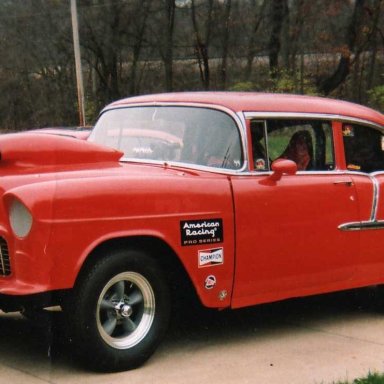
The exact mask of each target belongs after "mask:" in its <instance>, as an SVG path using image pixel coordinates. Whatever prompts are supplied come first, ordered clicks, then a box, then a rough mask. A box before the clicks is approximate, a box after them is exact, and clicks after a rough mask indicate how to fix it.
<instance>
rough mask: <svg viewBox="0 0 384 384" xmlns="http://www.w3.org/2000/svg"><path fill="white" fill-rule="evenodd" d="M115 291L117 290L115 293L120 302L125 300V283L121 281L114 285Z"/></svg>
mask: <svg viewBox="0 0 384 384" xmlns="http://www.w3.org/2000/svg"><path fill="white" fill-rule="evenodd" d="M114 289H115V293H116V296H117V298H118V299H119V300H121V299H123V297H124V292H125V284H124V281H123V280H121V281H119V282H117V283H116V284H115V285H114Z"/></svg>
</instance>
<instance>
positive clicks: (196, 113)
mask: <svg viewBox="0 0 384 384" xmlns="http://www.w3.org/2000/svg"><path fill="white" fill-rule="evenodd" d="M89 140H90V141H92V142H95V143H99V144H102V145H107V146H109V147H112V148H116V149H118V150H120V151H122V152H124V158H125V159H134V160H143V161H145V160H155V161H162V162H179V163H187V164H195V165H203V166H209V167H216V168H227V169H240V168H241V167H242V165H243V156H242V150H241V139H240V134H239V131H238V128H237V126H236V123H235V121H234V120H233V119H232V118H231V117H230V116H229V115H228V114H226V113H224V112H221V111H217V110H213V109H207V108H196V107H168V106H165V107H152V106H150V107H127V108H119V109H112V110H109V111H106V112H104V113H103V114H102V115H101V117H100V119H99V121H98V122H97V124H96V125H95V128H94V129H93V131H92V134H91V136H90V137H89Z"/></svg>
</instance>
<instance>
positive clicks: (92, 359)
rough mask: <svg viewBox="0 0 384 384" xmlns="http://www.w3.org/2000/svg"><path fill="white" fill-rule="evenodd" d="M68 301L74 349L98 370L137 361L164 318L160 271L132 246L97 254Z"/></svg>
mask: <svg viewBox="0 0 384 384" xmlns="http://www.w3.org/2000/svg"><path fill="white" fill-rule="evenodd" d="M70 304H71V305H70V308H71V312H70V313H69V317H70V325H71V328H72V330H73V333H74V337H75V343H76V346H77V347H78V352H80V356H81V358H82V359H83V360H84V362H85V363H86V364H87V365H88V367H90V368H92V369H95V370H97V371H104V372H114V371H122V370H128V369H133V368H136V367H138V366H140V365H141V364H143V363H144V362H145V361H146V360H147V359H148V358H149V357H150V356H151V355H152V354H153V352H154V351H155V349H156V347H157V345H158V344H159V342H160V341H161V339H162V337H163V336H164V334H165V332H166V330H167V326H168V322H169V317H170V295H169V289H168V285H167V283H166V279H165V277H164V275H163V272H162V271H161V269H160V267H159V266H158V264H157V263H156V261H155V260H154V259H153V258H151V257H149V256H148V255H146V254H145V253H143V252H140V251H135V250H128V251H127V250H119V251H112V252H110V253H109V254H106V255H103V257H102V258H101V259H99V260H98V261H97V262H96V263H95V264H94V265H93V266H92V267H91V268H90V269H89V270H88V271H87V272H86V273H85V275H84V276H82V278H81V280H80V281H79V283H78V284H77V285H76V287H75V289H74V295H73V297H72V298H71V300H70Z"/></svg>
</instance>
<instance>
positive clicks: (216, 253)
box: [199, 248, 224, 268]
mask: <svg viewBox="0 0 384 384" xmlns="http://www.w3.org/2000/svg"><path fill="white" fill-rule="evenodd" d="M223 263H224V249H223V248H215V249H205V250H204V251H199V268H203V267H211V266H214V265H221V264H223Z"/></svg>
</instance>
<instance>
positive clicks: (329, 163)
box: [231, 119, 360, 307]
mask: <svg viewBox="0 0 384 384" xmlns="http://www.w3.org/2000/svg"><path fill="white" fill-rule="evenodd" d="M248 125H249V126H250V127H251V129H250V128H249V129H248V131H251V136H252V140H253V143H252V144H253V145H252V146H253V155H254V156H253V157H254V158H252V159H250V161H251V166H252V163H253V165H254V168H255V171H254V172H250V173H249V174H247V175H242V176H233V177H232V178H231V182H232V186H233V195H234V206H235V220H236V250H237V252H236V255H237V256H236V271H235V279H234V293H233V306H234V307H240V306H245V305H252V304H257V303H261V302H268V301H273V300H279V299H283V298H287V297H293V296H303V295H307V294H312V293H318V292H319V293H320V292H326V291H332V290H336V289H340V288H341V287H345V286H348V282H349V281H350V279H352V278H353V276H354V274H355V269H356V262H357V260H358V254H359V237H360V234H359V233H358V232H354V231H342V230H340V229H339V225H340V224H342V223H346V222H351V221H358V220H359V212H358V200H357V192H356V188H355V185H354V184H353V182H352V178H351V176H350V175H349V174H347V173H346V172H340V171H339V170H337V169H336V167H335V157H336V156H335V153H334V150H333V139H334V138H333V134H332V129H331V125H330V124H329V123H327V122H322V121H304V120H282V119H279V120H275V121H274V120H265V121H255V120H252V119H250V120H249V121H248ZM252 127H253V128H255V129H252ZM260 131H261V132H260ZM301 131H306V132H307V133H308V134H309V135H310V136H311V139H312V141H313V143H312V150H311V151H309V152H310V155H311V159H310V160H309V161H308V159H307V160H306V161H305V162H303V164H305V163H306V164H307V167H308V169H305V170H304V169H303V170H301V171H298V172H296V173H295V174H292V175H282V176H281V178H279V179H278V180H273V175H272V177H271V173H270V172H265V171H268V169H269V164H270V163H272V162H273V161H274V160H275V159H277V158H281V157H284V156H285V155H286V154H287V153H289V151H288V150H287V147H288V146H289V145H290V144H291V142H290V138H292V137H293V136H294V135H295V133H297V132H301ZM296 136H297V135H296ZM307 136H308V135H307ZM255 140H257V141H258V143H257V145H255V143H254V141H255ZM263 150H264V151H265V152H264V154H263ZM284 154H285V155H284ZM289 156H294V155H293V154H292V153H291V154H290V155H289ZM285 158H286V159H288V157H285ZM303 166H304V165H303ZM263 167H264V168H263Z"/></svg>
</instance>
